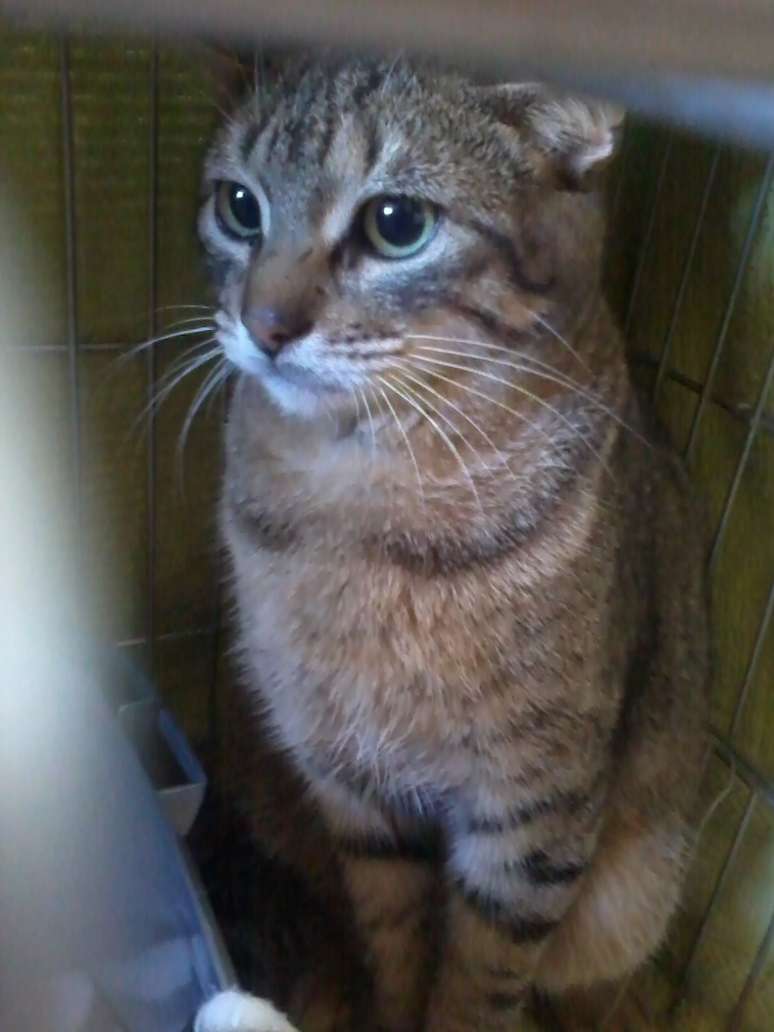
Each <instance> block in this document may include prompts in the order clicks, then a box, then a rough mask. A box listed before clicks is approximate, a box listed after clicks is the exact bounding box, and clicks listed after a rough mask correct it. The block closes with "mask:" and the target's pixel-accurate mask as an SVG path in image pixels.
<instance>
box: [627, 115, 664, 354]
mask: <svg viewBox="0 0 774 1032" xmlns="http://www.w3.org/2000/svg"><path fill="white" fill-rule="evenodd" d="M674 142H675V138H674V134H673V133H670V134H669V137H668V139H667V141H666V143H665V144H664V149H663V152H662V154H661V161H660V162H659V167H658V174H657V176H656V185H655V187H654V188H653V200H652V202H651V205H650V212H649V213H648V222H647V225H646V227H645V233H644V235H643V238H642V246H641V247H640V253H639V256H638V258H637V266H636V268H635V270H634V279H633V280H632V286H631V290H630V291H629V301H628V304H627V306H626V316H625V318H624V328H623V334H624V339H628V336H629V330H630V329H631V326H632V317H633V315H634V309H635V307H636V305H637V298H638V297H639V293H640V287H641V286H642V274H643V272H644V271H645V265H646V263H647V260H648V255H649V254H650V248H651V244H652V242H653V233H654V230H655V228H656V218H657V216H658V206H659V201H660V200H661V192H662V190H663V189H664V182H665V180H666V173H667V168H668V167H669V159H670V157H671V156H672V149H673V147H674Z"/></svg>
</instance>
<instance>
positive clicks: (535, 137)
mask: <svg viewBox="0 0 774 1032" xmlns="http://www.w3.org/2000/svg"><path fill="white" fill-rule="evenodd" d="M483 98H484V101H485V104H486V106H487V108H488V109H489V111H490V112H492V113H493V114H494V115H495V117H496V119H497V121H498V122H500V123H501V124H502V125H503V127H504V128H505V130H506V132H507V133H508V135H509V136H511V137H512V140H513V144H514V147H515V149H517V150H518V152H519V155H520V157H521V158H522V160H523V161H525V162H526V163H527V165H528V166H530V167H531V171H532V173H533V174H534V175H535V176H536V177H537V178H540V179H549V180H550V181H552V182H554V183H555V185H557V186H559V187H561V188H564V189H568V190H588V189H593V188H594V186H595V185H596V184H597V183H598V181H599V176H600V174H601V173H602V172H603V171H604V170H605V169H606V168H607V166H608V165H609V163H610V161H611V159H612V157H613V155H614V154H615V151H616V147H617V145H618V141H619V139H620V136H621V131H622V127H623V121H624V111H623V109H621V108H618V107H615V106H614V105H612V104H607V103H604V102H600V101H592V100H586V99H583V98H580V97H571V96H566V95H563V94H560V93H558V92H556V91H554V90H551V89H549V88H548V87H546V86H544V85H542V84H541V83H517V84H513V85H505V86H494V87H485V88H484V89H483Z"/></svg>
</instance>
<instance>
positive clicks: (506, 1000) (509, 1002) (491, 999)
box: [486, 993, 524, 1011]
mask: <svg viewBox="0 0 774 1032" xmlns="http://www.w3.org/2000/svg"><path fill="white" fill-rule="evenodd" d="M486 1002H487V1003H488V1005H489V1007H490V1008H491V1009H492V1010H494V1011H510V1010H518V1008H519V1007H520V1006H521V1004H522V1003H523V1002H524V995H523V994H522V993H519V994H518V995H516V994H514V993H490V994H489V995H488V996H487V998H486Z"/></svg>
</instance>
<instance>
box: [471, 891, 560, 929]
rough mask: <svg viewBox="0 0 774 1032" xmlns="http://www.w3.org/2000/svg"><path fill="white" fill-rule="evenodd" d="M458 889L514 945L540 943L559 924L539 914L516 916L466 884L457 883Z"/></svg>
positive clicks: (502, 905) (502, 904)
mask: <svg viewBox="0 0 774 1032" xmlns="http://www.w3.org/2000/svg"><path fill="white" fill-rule="evenodd" d="M456 887H457V891H458V892H459V893H460V896H461V897H462V899H463V900H464V901H465V902H466V903H467V905H468V906H469V907H471V908H472V909H473V910H475V911H476V912H477V913H478V914H479V916H480V917H481V918H482V920H484V921H486V922H487V923H488V924H491V925H495V926H496V927H497V928H499V929H501V930H502V932H503V933H504V934H505V935H507V936H508V938H509V939H510V940H511V942H513V943H514V944H522V943H530V942H540V941H541V940H542V939H545V938H546V936H548V935H550V934H551V932H552V931H553V930H554V928H556V926H557V925H558V923H559V922H558V921H555V920H551V919H549V918H545V917H541V916H540V915H539V914H529V915H524V914H514V913H513V912H512V911H511V910H510V908H509V907H508V906H507V905H506V904H504V903H503V902H502V901H501V900H498V899H493V898H492V897H491V896H486V895H484V894H483V893H482V892H479V891H478V890H477V889H471V888H469V887H468V886H466V885H465V884H464V882H457V886H456Z"/></svg>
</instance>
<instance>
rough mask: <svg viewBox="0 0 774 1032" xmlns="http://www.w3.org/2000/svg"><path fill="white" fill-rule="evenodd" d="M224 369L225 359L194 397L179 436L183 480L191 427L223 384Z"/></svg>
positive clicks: (211, 371)
mask: <svg viewBox="0 0 774 1032" xmlns="http://www.w3.org/2000/svg"><path fill="white" fill-rule="evenodd" d="M224 368H227V363H226V360H225V359H223V358H221V360H220V362H218V363H217V364H216V366H215V368H214V369H211V370H210V371H209V372H208V373H207V375H206V376H205V378H204V380H203V381H202V383H201V385H200V387H199V389H198V391H197V392H196V394H195V395H194V398H193V401H192V402H191V404H190V405H189V407H188V412H187V414H186V417H185V420H184V422H183V425H182V428H181V430H180V434H179V436H178V441H177V449H176V450H177V463H178V468H179V471H180V474H181V479H182V471H183V454H184V452H185V445H186V442H187V440H188V435H189V433H190V431H191V427H192V426H193V423H194V420H195V419H196V415H197V413H198V412H199V410H200V409H201V407H202V405H203V404H204V402H205V401H206V399H207V396H208V395H209V394H211V393H212V392H213V391H214V390H215V388H216V387H218V386H219V384H220V383H221V382H222V380H223V370H224Z"/></svg>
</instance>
